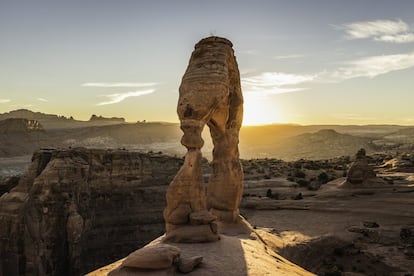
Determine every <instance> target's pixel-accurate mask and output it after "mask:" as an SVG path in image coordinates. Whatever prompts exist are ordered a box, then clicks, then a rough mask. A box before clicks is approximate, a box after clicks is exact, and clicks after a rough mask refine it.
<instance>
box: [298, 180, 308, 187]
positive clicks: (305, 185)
mask: <svg viewBox="0 0 414 276" xmlns="http://www.w3.org/2000/svg"><path fill="white" fill-rule="evenodd" d="M296 183H298V184H299V186H301V187H307V186H308V185H309V181H307V180H305V179H298V180H296Z"/></svg>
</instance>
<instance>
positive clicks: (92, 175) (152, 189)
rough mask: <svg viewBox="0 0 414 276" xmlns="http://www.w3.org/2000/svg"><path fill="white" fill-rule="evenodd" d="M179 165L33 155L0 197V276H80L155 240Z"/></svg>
mask: <svg viewBox="0 0 414 276" xmlns="http://www.w3.org/2000/svg"><path fill="white" fill-rule="evenodd" d="M181 165H182V160H181V159H178V158H172V157H167V156H164V155H160V154H143V153H132V152H127V151H121V150H119V151H106V150H86V149H73V150H51V151H39V152H37V153H35V154H34V155H33V162H32V164H31V165H30V167H29V170H28V172H27V173H26V174H24V175H23V176H22V177H21V179H20V181H19V184H18V185H17V186H16V187H15V188H13V189H12V190H11V191H10V192H9V193H5V194H4V195H2V196H1V197H0V225H1V226H0V275H81V274H84V273H85V272H88V271H91V270H92V269H94V268H96V267H99V266H101V265H103V264H106V263H108V262H111V261H113V260H115V259H119V258H120V257H121V256H125V255H126V254H128V253H130V252H131V251H133V250H134V249H135V248H137V247H140V246H142V245H144V244H145V243H147V242H148V241H150V240H152V239H154V238H155V237H157V236H159V235H161V234H162V233H163V232H164V229H163V226H164V225H163V220H162V210H163V208H164V207H165V201H164V198H165V191H166V189H167V185H168V183H169V182H170V181H171V180H172V178H173V176H174V174H175V173H176V172H177V170H178V169H179V167H180V166H181Z"/></svg>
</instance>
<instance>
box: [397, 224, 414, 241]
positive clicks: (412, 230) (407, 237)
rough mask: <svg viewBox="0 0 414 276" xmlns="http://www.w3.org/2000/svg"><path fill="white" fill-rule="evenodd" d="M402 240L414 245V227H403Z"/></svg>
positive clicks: (401, 231)
mask: <svg viewBox="0 0 414 276" xmlns="http://www.w3.org/2000/svg"><path fill="white" fill-rule="evenodd" d="M400 239H401V241H402V242H404V243H408V244H413V245H414V227H409V226H407V227H402V228H401V230H400Z"/></svg>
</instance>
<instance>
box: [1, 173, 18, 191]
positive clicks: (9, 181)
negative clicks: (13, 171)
mask: <svg viewBox="0 0 414 276" xmlns="http://www.w3.org/2000/svg"><path fill="white" fill-rule="evenodd" d="M19 179H20V177H19V176H10V177H5V178H0V196H1V195H2V194H4V193H7V192H9V191H10V190H11V189H13V188H14V187H15V186H17V184H18V183H19Z"/></svg>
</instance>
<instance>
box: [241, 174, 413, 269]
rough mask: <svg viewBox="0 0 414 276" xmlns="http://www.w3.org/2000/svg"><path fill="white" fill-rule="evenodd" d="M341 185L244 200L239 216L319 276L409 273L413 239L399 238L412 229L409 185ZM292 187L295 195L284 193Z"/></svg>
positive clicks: (335, 183) (284, 252)
mask: <svg viewBox="0 0 414 276" xmlns="http://www.w3.org/2000/svg"><path fill="white" fill-rule="evenodd" d="M389 177H392V175H389ZM343 181H344V179H337V180H335V181H332V182H330V183H328V184H325V185H323V186H322V187H321V189H319V190H318V191H316V192H315V191H312V192H311V191H307V190H305V189H303V190H301V191H302V194H303V199H301V200H292V199H286V200H275V199H269V198H267V197H247V198H245V199H244V203H243V207H244V208H243V211H242V212H243V215H244V216H245V217H246V218H247V219H248V221H249V222H250V223H251V224H252V225H254V226H255V227H256V228H257V229H262V228H264V229H262V231H263V230H265V231H268V232H271V233H273V234H275V235H276V236H278V237H279V238H280V241H279V242H276V244H275V249H276V251H278V252H279V253H280V254H281V255H282V256H284V257H286V258H287V259H289V260H291V261H293V262H294V263H296V264H298V265H300V266H302V267H304V268H305V269H308V270H309V271H312V272H314V273H316V274H318V275H343V272H352V273H361V274H363V275H412V274H413V273H414V246H413V244H412V242H413V240H412V237H411V240H409V241H407V240H404V238H405V237H404V229H411V231H412V229H414V187H413V186H412V184H411V183H410V182H406V183H405V185H390V186H389V187H383V188H369V189H367V188H365V189H343V188H341V187H340V184H341V183H342V182H343ZM250 186H253V185H252V184H250ZM259 186H260V185H259ZM292 189H293V190H295V192H296V193H297V192H299V191H300V189H299V188H284V189H283V190H284V191H285V193H289V192H290V193H291V190H292ZM298 190H299V191H298ZM257 192H258V191H257V190H256V193H257ZM265 192H266V190H263V191H262V194H263V193H265ZM279 193H283V191H281V190H279ZM411 234H414V233H411ZM341 273H342V274H341Z"/></svg>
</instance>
